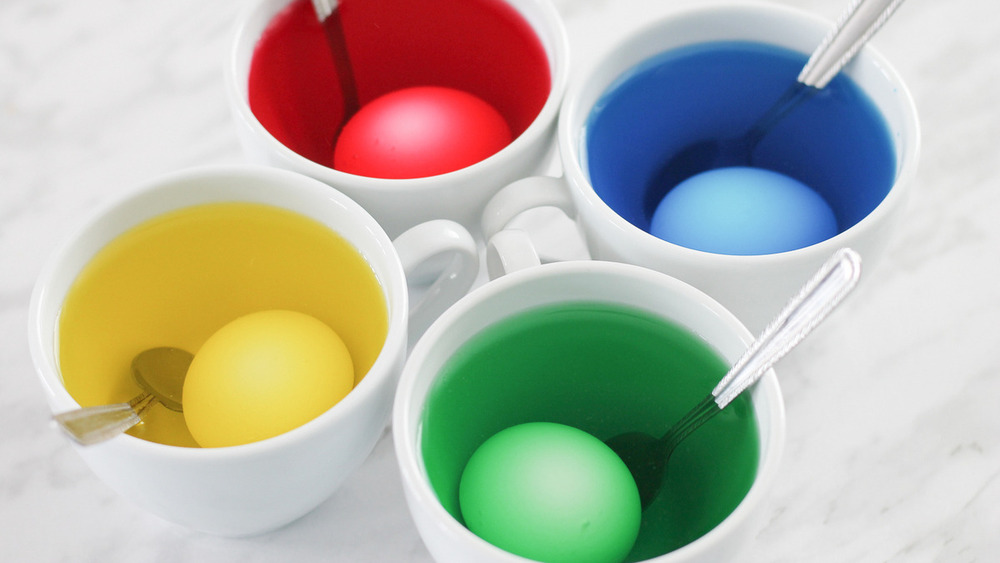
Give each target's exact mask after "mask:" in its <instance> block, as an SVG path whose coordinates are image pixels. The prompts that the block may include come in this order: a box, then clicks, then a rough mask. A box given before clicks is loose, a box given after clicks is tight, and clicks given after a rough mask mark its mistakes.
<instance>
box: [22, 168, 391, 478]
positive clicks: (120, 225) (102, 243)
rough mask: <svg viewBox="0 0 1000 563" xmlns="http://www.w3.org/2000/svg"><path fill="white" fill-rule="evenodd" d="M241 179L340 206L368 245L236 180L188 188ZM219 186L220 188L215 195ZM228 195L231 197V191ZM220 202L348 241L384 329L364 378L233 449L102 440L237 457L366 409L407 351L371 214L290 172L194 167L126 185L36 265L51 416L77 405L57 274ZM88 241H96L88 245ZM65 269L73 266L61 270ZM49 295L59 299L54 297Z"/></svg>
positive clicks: (33, 347)
mask: <svg viewBox="0 0 1000 563" xmlns="http://www.w3.org/2000/svg"><path fill="white" fill-rule="evenodd" d="M246 178H253V179H255V180H257V181H263V182H266V184H267V185H268V187H269V188H270V190H271V193H272V194H273V193H277V192H280V193H283V194H285V195H287V194H288V192H289V191H291V192H294V193H296V194H298V197H302V198H303V199H304V200H310V201H323V202H325V203H326V204H327V205H330V206H335V207H338V208H340V209H341V210H342V211H343V213H344V214H345V215H346V214H349V215H350V216H351V217H354V218H356V219H357V221H358V226H359V229H360V230H359V233H363V236H365V237H368V238H369V240H370V244H368V245H366V246H368V247H369V248H367V249H363V248H359V245H358V244H357V242H358V240H359V236H358V235H355V236H353V237H352V238H348V236H347V235H345V234H343V233H342V232H341V231H340V230H337V229H335V228H334V227H333V226H332V225H330V224H328V223H327V222H325V221H324V220H323V219H320V218H318V217H316V216H315V215H312V216H311V215H306V214H305V213H303V212H301V211H298V210H295V209H292V207H291V206H290V205H288V204H285V203H280V198H278V197H276V196H273V195H272V196H270V197H268V195H267V194H264V195H261V196H259V197H255V196H254V195H253V194H252V193H251V192H250V191H248V190H246V189H245V188H244V186H243V185H242V184H239V185H236V187H235V189H233V188H230V189H222V188H215V189H213V190H212V192H211V193H212V194H216V195H205V194H204V192H202V193H198V192H197V191H192V188H191V187H190V183H191V182H192V181H197V180H206V179H216V180H228V181H234V180H239V179H246ZM185 185H187V187H185ZM220 191H222V192H225V193H222V194H218V192H220ZM171 192H179V193H183V194H186V196H184V197H181V198H180V199H179V200H178V201H176V202H172V203H169V204H166V205H165V204H164V202H163V201H154V202H153V206H154V207H156V208H157V209H156V210H155V211H150V212H149V213H148V214H146V215H145V216H143V217H141V218H139V219H137V220H129V221H126V222H122V221H120V219H116V217H115V216H116V215H120V214H122V213H124V212H126V211H127V210H128V209H129V208H130V207H132V206H136V205H141V204H142V203H143V201H144V200H150V199H154V200H155V199H156V198H163V197H168V196H169V194H170V193H171ZM233 193H236V194H238V195H232V194H233ZM224 202H232V203H240V202H245V203H261V204H264V205H271V206H273V207H277V208H279V209H284V210H286V211H290V212H292V213H296V214H298V215H302V216H304V217H307V218H309V219H311V220H314V221H317V222H319V223H320V224H322V225H323V226H325V227H326V228H328V229H330V230H332V231H334V232H335V233H337V234H338V235H339V236H341V237H343V238H344V239H345V240H347V241H348V242H349V243H350V244H351V246H352V247H353V248H354V249H355V250H356V251H357V252H358V253H359V254H360V255H361V257H362V258H363V259H364V260H365V262H366V263H367V264H368V265H369V267H370V268H372V271H373V273H375V275H376V278H377V279H378V281H379V285H380V288H381V290H382V296H383V298H384V299H385V302H386V307H387V309H388V311H387V313H388V319H387V322H388V329H387V331H386V336H385V338H384V340H383V343H382V347H381V350H380V351H379V353H378V355H377V356H376V359H375V362H373V364H372V366H371V367H370V368H369V370H368V372H367V373H366V375H365V377H364V378H363V379H362V380H361V381H360V382H358V383H357V384H356V385H355V386H354V388H352V389H351V391H350V392H349V393H348V394H347V395H346V396H344V398H343V399H341V400H340V401H339V402H338V403H337V404H335V405H333V406H332V407H330V408H329V409H327V410H326V411H324V412H323V413H322V414H320V415H319V416H317V417H315V418H313V419H312V420H310V421H308V422H306V423H304V424H302V425H301V426H298V427H296V428H293V429H291V430H288V431H286V432H283V433H281V434H279V435H277V436H273V437H270V438H266V439H263V440H258V441H255V442H250V443H247V444H240V445H235V446H224V447H212V448H195V447H186V446H176V445H170V444H162V443H159V442H153V441H149V440H145V439H143V438H138V437H135V436H132V435H130V434H127V433H122V434H120V435H119V436H116V437H114V438H112V439H111V440H109V441H108V442H106V444H107V445H109V446H110V445H115V446H117V447H121V448H133V449H134V450H135V451H137V452H145V453H146V454H147V455H159V456H168V457H174V458H176V459H202V460H209V459H220V458H222V459H230V458H231V459H237V458H240V457H247V456H257V455H266V454H267V453H268V452H271V451H275V450H280V449H283V448H286V447H289V446H291V445H294V444H298V443H302V442H306V441H309V440H311V439H313V438H314V436H315V435H316V434H317V433H319V432H321V431H322V429H323V428H324V427H326V426H328V425H331V424H338V423H340V421H342V420H344V419H346V418H349V417H351V416H353V414H354V413H356V412H357V411H358V410H359V409H364V408H366V405H367V403H369V402H370V401H371V398H372V397H373V396H374V395H375V394H376V393H377V392H378V387H379V385H380V384H381V383H382V381H383V380H386V379H389V378H391V377H393V364H394V363H395V362H396V361H397V360H398V358H397V357H396V356H398V355H399V354H401V353H405V350H406V338H407V336H406V332H407V330H406V320H407V308H408V303H409V296H408V289H407V286H406V281H405V279H406V278H405V275H404V273H403V267H402V263H401V262H400V259H399V257H398V255H397V254H396V251H395V248H394V247H393V245H392V241H390V240H389V237H388V235H387V234H386V233H385V231H384V230H382V228H381V227H380V226H379V225H378V223H377V222H376V221H375V219H374V218H372V217H371V215H370V214H369V213H368V212H367V211H365V210H364V209H363V208H362V207H361V206H360V205H358V204H357V203H356V202H354V201H353V200H352V199H351V198H349V197H347V196H346V195H344V194H343V193H341V192H339V191H337V190H336V189H335V188H332V187H330V186H328V185H326V184H324V183H322V182H320V181H319V180H315V179H313V178H309V177H308V176H305V175H302V174H299V173H296V172H292V171H288V170H282V169H278V168H271V167H265V166H259V165H211V166H199V167H193V168H187V169H183V170H179V171H175V172H171V173H167V174H164V175H161V176H158V177H155V178H152V179H149V180H146V181H145V182H142V183H140V184H138V185H136V186H135V187H133V188H132V189H131V190H129V191H128V192H127V193H126V194H124V195H122V196H120V197H118V198H117V199H115V200H114V201H111V202H110V203H107V204H105V205H103V206H102V207H100V208H98V209H97V210H96V211H95V212H93V213H92V214H91V215H90V216H89V217H88V219H87V220H86V221H84V223H83V224H82V225H81V226H79V227H78V228H77V229H75V231H73V232H71V233H69V236H67V237H66V238H65V239H64V240H63V241H62V243H61V244H60V245H59V247H58V248H57V250H56V251H55V252H54V253H52V254H51V255H50V256H49V258H48V260H47V262H46V263H45V265H44V266H43V269H42V271H41V273H40V274H39V276H38V278H37V281H36V282H35V286H34V288H33V290H32V294H31V298H30V302H29V306H28V341H29V342H28V343H29V351H30V354H31V358H32V364H33V365H34V368H35V372H36V375H37V376H38V378H39V380H40V382H41V384H42V386H43V388H44V391H45V393H46V399H47V404H48V407H49V410H50V411H51V412H52V413H59V412H63V411H64V410H70V409H74V408H79V407H80V404H79V403H78V402H77V401H76V399H75V398H73V396H72V395H70V394H69V392H68V391H67V390H66V387H65V384H64V383H63V381H62V376H61V373H60V370H59V366H58V338H59V332H58V330H59V329H58V318H59V314H60V311H61V309H62V303H63V300H64V299H65V296H66V291H61V290H60V289H59V288H54V287H53V285H55V284H56V283H57V279H58V278H59V277H60V276H62V275H63V273H64V272H66V273H65V276H66V278H67V280H68V282H67V283H66V289H67V290H68V288H69V287H71V286H72V284H73V282H74V281H75V280H76V278H77V277H78V276H79V274H80V272H81V270H82V268H83V267H85V266H86V265H87V264H89V263H90V261H91V260H92V259H93V257H94V255H95V254H96V253H97V252H100V250H101V249H103V248H104V247H106V246H107V245H108V244H109V243H110V242H111V241H113V240H115V239H116V238H117V237H119V236H121V235H122V234H123V233H125V232H127V231H129V230H130V229H132V228H134V227H135V226H137V225H140V224H142V223H143V222H145V221H148V220H150V219H153V218H155V217H160V216H162V215H163V214H165V213H170V212H172V211H177V210H180V209H185V208H190V207H194V206H198V205H204V204H210V203H224ZM109 220H112V221H116V224H115V225H108V224H107V223H108V221H109ZM90 239H94V240H96V241H97V242H87V241H88V240H90ZM81 248H85V249H90V250H91V252H90V253H89V255H87V256H84V257H82V258H80V260H81V261H80V265H79V266H78V267H76V268H73V267H72V266H67V262H73V261H74V260H73V257H74V256H77V253H78V252H79V251H80V250H81ZM376 268H378V270H376ZM67 269H72V270H73V271H72V272H67ZM53 292H58V294H57V295H52V294H53ZM56 300H58V303H56V302H55V301H56ZM52 310H54V316H53V317H52V318H51V319H49V318H48V316H47V312H48V311H52ZM43 317H45V318H43ZM50 321H51V323H52V325H53V327H52V329H51V330H50V329H49V328H48V324H49V322H50ZM74 445H75V444H74Z"/></svg>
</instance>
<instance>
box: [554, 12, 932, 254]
mask: <svg viewBox="0 0 1000 563" xmlns="http://www.w3.org/2000/svg"><path fill="white" fill-rule="evenodd" d="M739 11H751V12H753V13H755V14H757V15H759V16H763V17H766V18H768V19H772V20H796V21H797V24H798V27H796V28H795V30H797V31H798V33H800V34H808V35H809V36H810V37H813V36H815V37H817V42H816V45H818V44H819V43H818V41H819V40H820V39H822V37H823V36H824V35H825V34H826V33H827V32H828V31H829V30H830V29H832V27H833V25H834V24H833V22H832V21H830V20H827V19H825V18H823V17H821V16H819V15H816V14H813V13H811V12H808V11H805V10H802V9H799V8H794V7H790V6H784V5H778V4H772V3H769V2H763V1H757V0H736V1H733V0H721V1H711V2H706V3H704V4H699V5H697V6H683V7H679V8H677V9H673V10H670V11H669V12H667V13H665V14H664V15H662V16H660V17H659V18H657V19H655V20H653V21H651V22H648V23H645V24H643V25H641V26H640V27H638V28H637V29H635V30H633V31H632V32H630V33H629V34H627V35H626V36H625V37H624V38H623V39H621V40H619V41H617V42H615V43H614V44H613V45H611V46H610V47H609V48H608V49H606V50H605V51H603V52H602V53H601V55H600V56H599V57H598V59H597V60H596V61H595V63H594V64H593V65H591V66H590V67H589V68H588V69H587V71H586V72H585V73H584V74H583V75H581V76H579V77H578V78H577V79H576V80H575V81H574V82H573V83H572V84H571V85H570V88H569V90H568V91H567V94H566V99H565V100H564V102H563V109H562V112H561V113H560V116H559V123H558V125H557V136H556V139H557V140H556V142H557V143H558V147H559V154H560V156H561V160H562V163H563V170H564V174H565V179H566V183H567V184H569V188H570V192H571V193H572V194H573V195H574V200H575V201H576V202H577V205H578V206H581V207H585V208H586V209H587V210H588V211H593V212H595V213H598V214H600V216H601V218H602V221H608V222H610V223H611V225H612V226H613V227H614V228H615V230H616V231H618V232H621V233H624V234H625V235H626V236H629V237H630V238H631V239H632V242H633V243H634V244H637V245H639V246H640V247H641V248H643V249H645V250H644V252H646V253H652V254H656V255H659V254H663V255H666V256H673V257H675V258H676V259H681V260H685V261H696V260H697V261H702V260H706V259H708V260H713V261H716V262H717V263H721V264H730V265H733V266H737V267H738V266H741V265H744V266H745V265H749V264H750V263H753V264H757V265H759V264H760V263H781V262H784V261H785V260H788V259H790V258H795V257H799V256H816V255H829V254H832V253H833V252H835V251H836V250H837V249H839V248H841V247H843V246H845V242H844V240H843V239H844V238H846V237H848V236H852V235H853V234H854V233H856V232H861V231H867V230H871V229H875V228H877V225H879V224H880V223H882V222H884V221H885V220H886V216H887V215H888V214H890V213H891V212H892V211H893V210H894V209H896V208H898V207H900V206H901V205H902V204H903V202H904V201H905V198H906V196H907V195H908V193H909V191H910V188H909V185H910V183H911V182H912V179H913V176H914V175H915V174H916V168H917V162H918V160H919V152H920V145H921V143H920V139H921V131H920V122H919V119H918V117H917V111H916V103H915V102H914V100H913V96H912V93H911V92H910V90H909V88H908V87H907V86H906V83H905V82H904V81H903V79H902V77H901V76H900V75H899V73H898V72H897V71H896V70H895V68H894V67H893V66H892V65H891V64H890V63H889V61H888V60H887V59H886V58H885V57H884V56H883V55H882V54H881V53H880V52H879V51H878V50H877V49H875V47H874V46H873V45H872V44H870V43H869V44H867V45H865V47H864V48H863V49H862V50H861V51H860V52H859V53H858V55H857V56H856V58H855V59H854V60H853V61H852V62H851V64H849V65H848V66H847V67H845V68H844V69H843V70H842V71H841V72H842V73H845V74H847V75H848V76H852V77H853V76H854V75H856V74H858V71H857V68H858V66H859V65H858V63H859V62H860V61H862V60H866V61H868V64H867V65H866V66H868V67H871V68H873V69H875V70H877V71H878V73H879V74H881V75H882V76H883V77H884V78H885V82H886V83H887V84H889V85H891V86H892V87H893V89H894V93H895V94H896V95H897V96H898V99H899V102H898V109H899V111H900V125H901V126H902V128H903V130H902V131H901V133H900V134H898V135H897V137H898V138H899V139H901V140H899V141H898V142H896V143H894V148H895V156H896V157H897V159H898V160H897V168H896V176H895V179H894V181H893V183H892V186H891V187H890V188H889V191H888V192H887V193H886V195H885V197H884V198H883V199H882V201H881V202H879V203H878V205H876V206H875V207H874V208H873V209H872V210H871V211H870V212H869V213H868V214H867V215H865V216H864V217H863V218H861V219H860V220H859V221H857V222H856V223H854V224H853V225H851V226H850V227H848V228H846V229H844V230H842V231H840V232H838V233H837V234H836V235H834V236H832V237H830V238H827V239H825V240H823V241H820V242H818V243H815V244H812V245H809V246H806V247H802V248H797V249H794V250H788V251H784V252H776V253H770V254H751V255H739V254H723V253H716V252H708V251H704V250H697V249H693V248H688V247H686V246H682V245H679V244H676V243H672V242H669V241H666V240H663V239H660V238H658V237H656V236H654V235H652V234H650V233H649V232H647V231H645V230H643V229H641V228H639V227H637V226H635V225H633V224H632V223H631V222H629V221H628V220H626V219H625V218H624V217H622V216H621V215H619V214H618V212H617V211H615V210H614V209H613V208H611V207H610V206H609V205H608V204H607V203H605V202H604V200H603V199H601V197H600V196H599V195H597V192H596V191H595V190H594V187H593V185H592V184H591V181H590V179H589V175H588V174H587V173H586V172H585V170H584V165H583V164H582V163H581V159H582V158H585V151H583V150H581V144H582V143H584V142H585V136H584V134H582V133H581V132H582V131H585V128H586V120H587V117H588V116H589V115H590V113H591V111H592V110H593V106H591V107H587V108H584V107H582V100H581V97H582V96H583V95H584V93H586V92H589V91H591V90H592V89H593V88H591V87H589V86H588V84H589V83H590V82H592V81H593V79H594V77H595V76H596V75H598V74H601V73H609V74H612V75H613V76H612V78H611V80H610V81H608V82H607V83H603V84H601V86H600V93H599V94H603V93H605V92H607V91H608V89H609V88H611V87H612V85H613V84H614V83H615V81H616V80H618V79H620V78H621V77H622V76H623V75H624V74H625V73H627V72H628V71H629V70H630V69H631V68H633V67H634V66H635V64H641V62H642V61H645V60H649V59H650V58H651V57H653V56H655V53H654V54H651V55H645V56H643V57H642V58H640V59H639V61H638V63H632V64H631V65H622V64H620V63H615V59H616V58H619V57H622V56H623V54H624V53H628V52H629V51H630V50H631V49H632V48H633V47H634V46H636V45H639V44H641V43H643V42H646V41H655V42H662V41H660V40H659V37H658V36H662V35H663V31H662V30H663V28H665V27H676V25H677V22H678V21H683V20H685V19H693V18H700V17H708V16H713V15H715V16H718V15H723V16H725V15H730V14H732V13H738V12H739ZM792 36H793V34H789V37H792ZM729 39H731V40H739V39H740V38H739V37H730V38H729ZM713 40H714V39H708V38H706V39H699V40H697V41H691V42H685V43H682V44H678V45H676V46H669V47H666V48H663V49H661V50H660V51H659V52H660V53H662V52H666V51H667V50H670V49H674V48H677V47H680V46H683V45H695V44H698V43H701V42H708V41H713ZM720 40H724V39H720ZM750 40H752V41H761V42H765V43H768V44H779V42H778V41H775V40H773V39H772V40H768V41H764V40H760V39H750ZM786 40H787V38H786ZM806 54H808V52H806ZM859 86H860V85H859ZM862 90H864V91H865V93H866V94H868V95H871V94H870V93H869V92H868V91H867V90H866V89H864V88H862ZM876 107H878V106H876ZM878 109H879V112H880V114H882V115H883V117H884V112H883V111H882V108H881V107H878ZM578 117H580V118H581V119H577V118H578ZM908 129H912V130H908ZM578 211H580V212H581V215H582V214H583V213H582V210H578Z"/></svg>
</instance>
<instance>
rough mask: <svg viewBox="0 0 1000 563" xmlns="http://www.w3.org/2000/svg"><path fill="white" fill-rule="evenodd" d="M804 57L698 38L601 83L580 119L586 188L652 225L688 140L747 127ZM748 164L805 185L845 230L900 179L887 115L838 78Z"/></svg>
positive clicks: (773, 131) (790, 117) (779, 126)
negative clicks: (667, 176)
mask: <svg viewBox="0 0 1000 563" xmlns="http://www.w3.org/2000/svg"><path fill="white" fill-rule="evenodd" d="M806 59H807V57H806V55H804V54H802V53H798V52H796V51H792V50H789V49H784V48H781V47H775V46H773V45H766V44H762V43H754V42H744V41H720V42H710V43H702V44H697V45H692V46H688V47H682V48H679V49H674V50H671V51H667V52H665V53H663V54H661V55H658V56H656V57H653V58H651V59H649V60H647V61H646V62H644V63H642V64H640V65H638V66H637V67H635V68H633V69H632V70H631V71H629V72H628V73H627V74H626V75H624V76H623V77H622V78H620V79H619V80H618V81H617V82H616V83H614V84H612V86H611V87H610V88H609V89H608V91H607V92H606V93H605V94H604V95H603V96H602V97H601V99H600V100H599V101H598V103H597V104H596V105H595V107H594V109H593V111H592V112H591V115H590V116H589V118H588V121H587V125H586V136H585V142H586V148H587V151H586V154H587V163H586V166H587V168H588V171H589V174H590V181H591V184H592V185H593V186H594V190H595V191H596V192H597V194H598V196H600V197H601V199H603V200H604V201H605V202H606V203H607V204H608V205H609V206H610V207H611V208H612V209H614V210H615V212H617V213H618V214H619V215H621V216H622V217H623V218H624V219H626V220H627V221H629V222H630V223H632V224H633V225H635V226H637V227H639V228H640V229H643V230H646V231H649V228H650V220H651V217H652V214H653V211H654V210H655V209H656V206H657V204H658V203H659V202H660V200H661V199H662V198H663V196H664V195H665V194H666V192H667V191H668V190H669V189H670V188H672V187H673V184H670V185H664V182H663V178H664V172H665V171H664V167H665V166H666V165H667V163H669V162H670V161H671V158H673V157H674V155H676V154H677V153H679V152H680V151H682V150H683V149H685V148H686V147H688V146H690V145H692V144H694V143H698V142H703V141H706V140H713V139H725V138H730V137H737V136H739V135H742V134H743V133H745V132H746V131H747V130H748V129H749V128H750V127H751V126H753V125H754V123H755V122H756V121H757V120H758V119H759V118H760V117H761V116H762V115H764V114H765V113H766V112H767V110H768V109H769V108H770V107H771V106H772V105H773V104H774V103H775V102H776V101H777V100H778V99H780V98H781V97H782V95H784V94H785V92H786V91H787V90H788V89H789V87H790V86H791V85H793V84H795V79H796V77H797V76H798V73H799V71H800V70H801V69H802V67H803V65H805V62H806ZM753 166H755V167H759V168H765V169H769V170H774V171H775V172H780V173H781V174H784V175H786V176H790V177H792V178H795V179H796V180H798V181H800V182H802V183H804V184H805V185H807V186H809V187H810V188H812V189H813V190H815V191H816V192H817V193H819V194H820V195H821V196H822V197H823V198H824V199H825V200H826V201H827V202H828V203H829V204H830V206H831V208H832V209H833V212H834V214H835V215H836V218H837V224H838V227H839V228H840V230H844V229H847V228H849V227H851V226H852V225H854V224H855V223H857V222H858V221H860V220H861V219H863V218H864V217H865V216H867V215H868V214H869V213H871V211H872V210H874V209H875V207H876V206H877V205H878V204H879V203H880V202H881V201H882V200H883V199H884V198H885V196H886V194H888V192H889V190H890V188H891V187H892V184H893V182H894V181H895V177H896V151H895V147H894V143H893V139H892V135H891V133H890V131H889V129H888V126H887V124H886V122H885V119H884V118H883V117H882V115H881V113H880V112H879V111H878V109H877V108H876V107H875V105H874V103H873V102H872V101H871V99H870V98H869V97H868V96H867V94H865V93H864V92H863V91H861V89H860V88H859V87H858V86H857V85H856V84H855V83H854V81H852V80H851V79H850V78H848V77H847V76H846V75H844V74H840V75H838V76H837V77H835V78H834V79H833V80H832V81H831V82H830V83H829V84H828V85H827V86H826V87H825V88H823V89H822V90H817V91H815V92H814V93H813V95H811V96H809V97H808V98H807V99H805V100H804V101H802V102H801V103H799V104H798V105H797V106H796V107H795V108H794V109H793V110H792V111H791V112H789V113H788V114H787V115H785V116H784V117H783V118H782V119H781V120H780V121H778V122H777V123H776V124H774V126H773V127H771V128H770V129H769V130H768V133H767V134H766V135H765V136H764V137H763V138H762V139H761V140H760V142H759V144H758V145H757V147H756V149H755V150H754V152H753Z"/></svg>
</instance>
